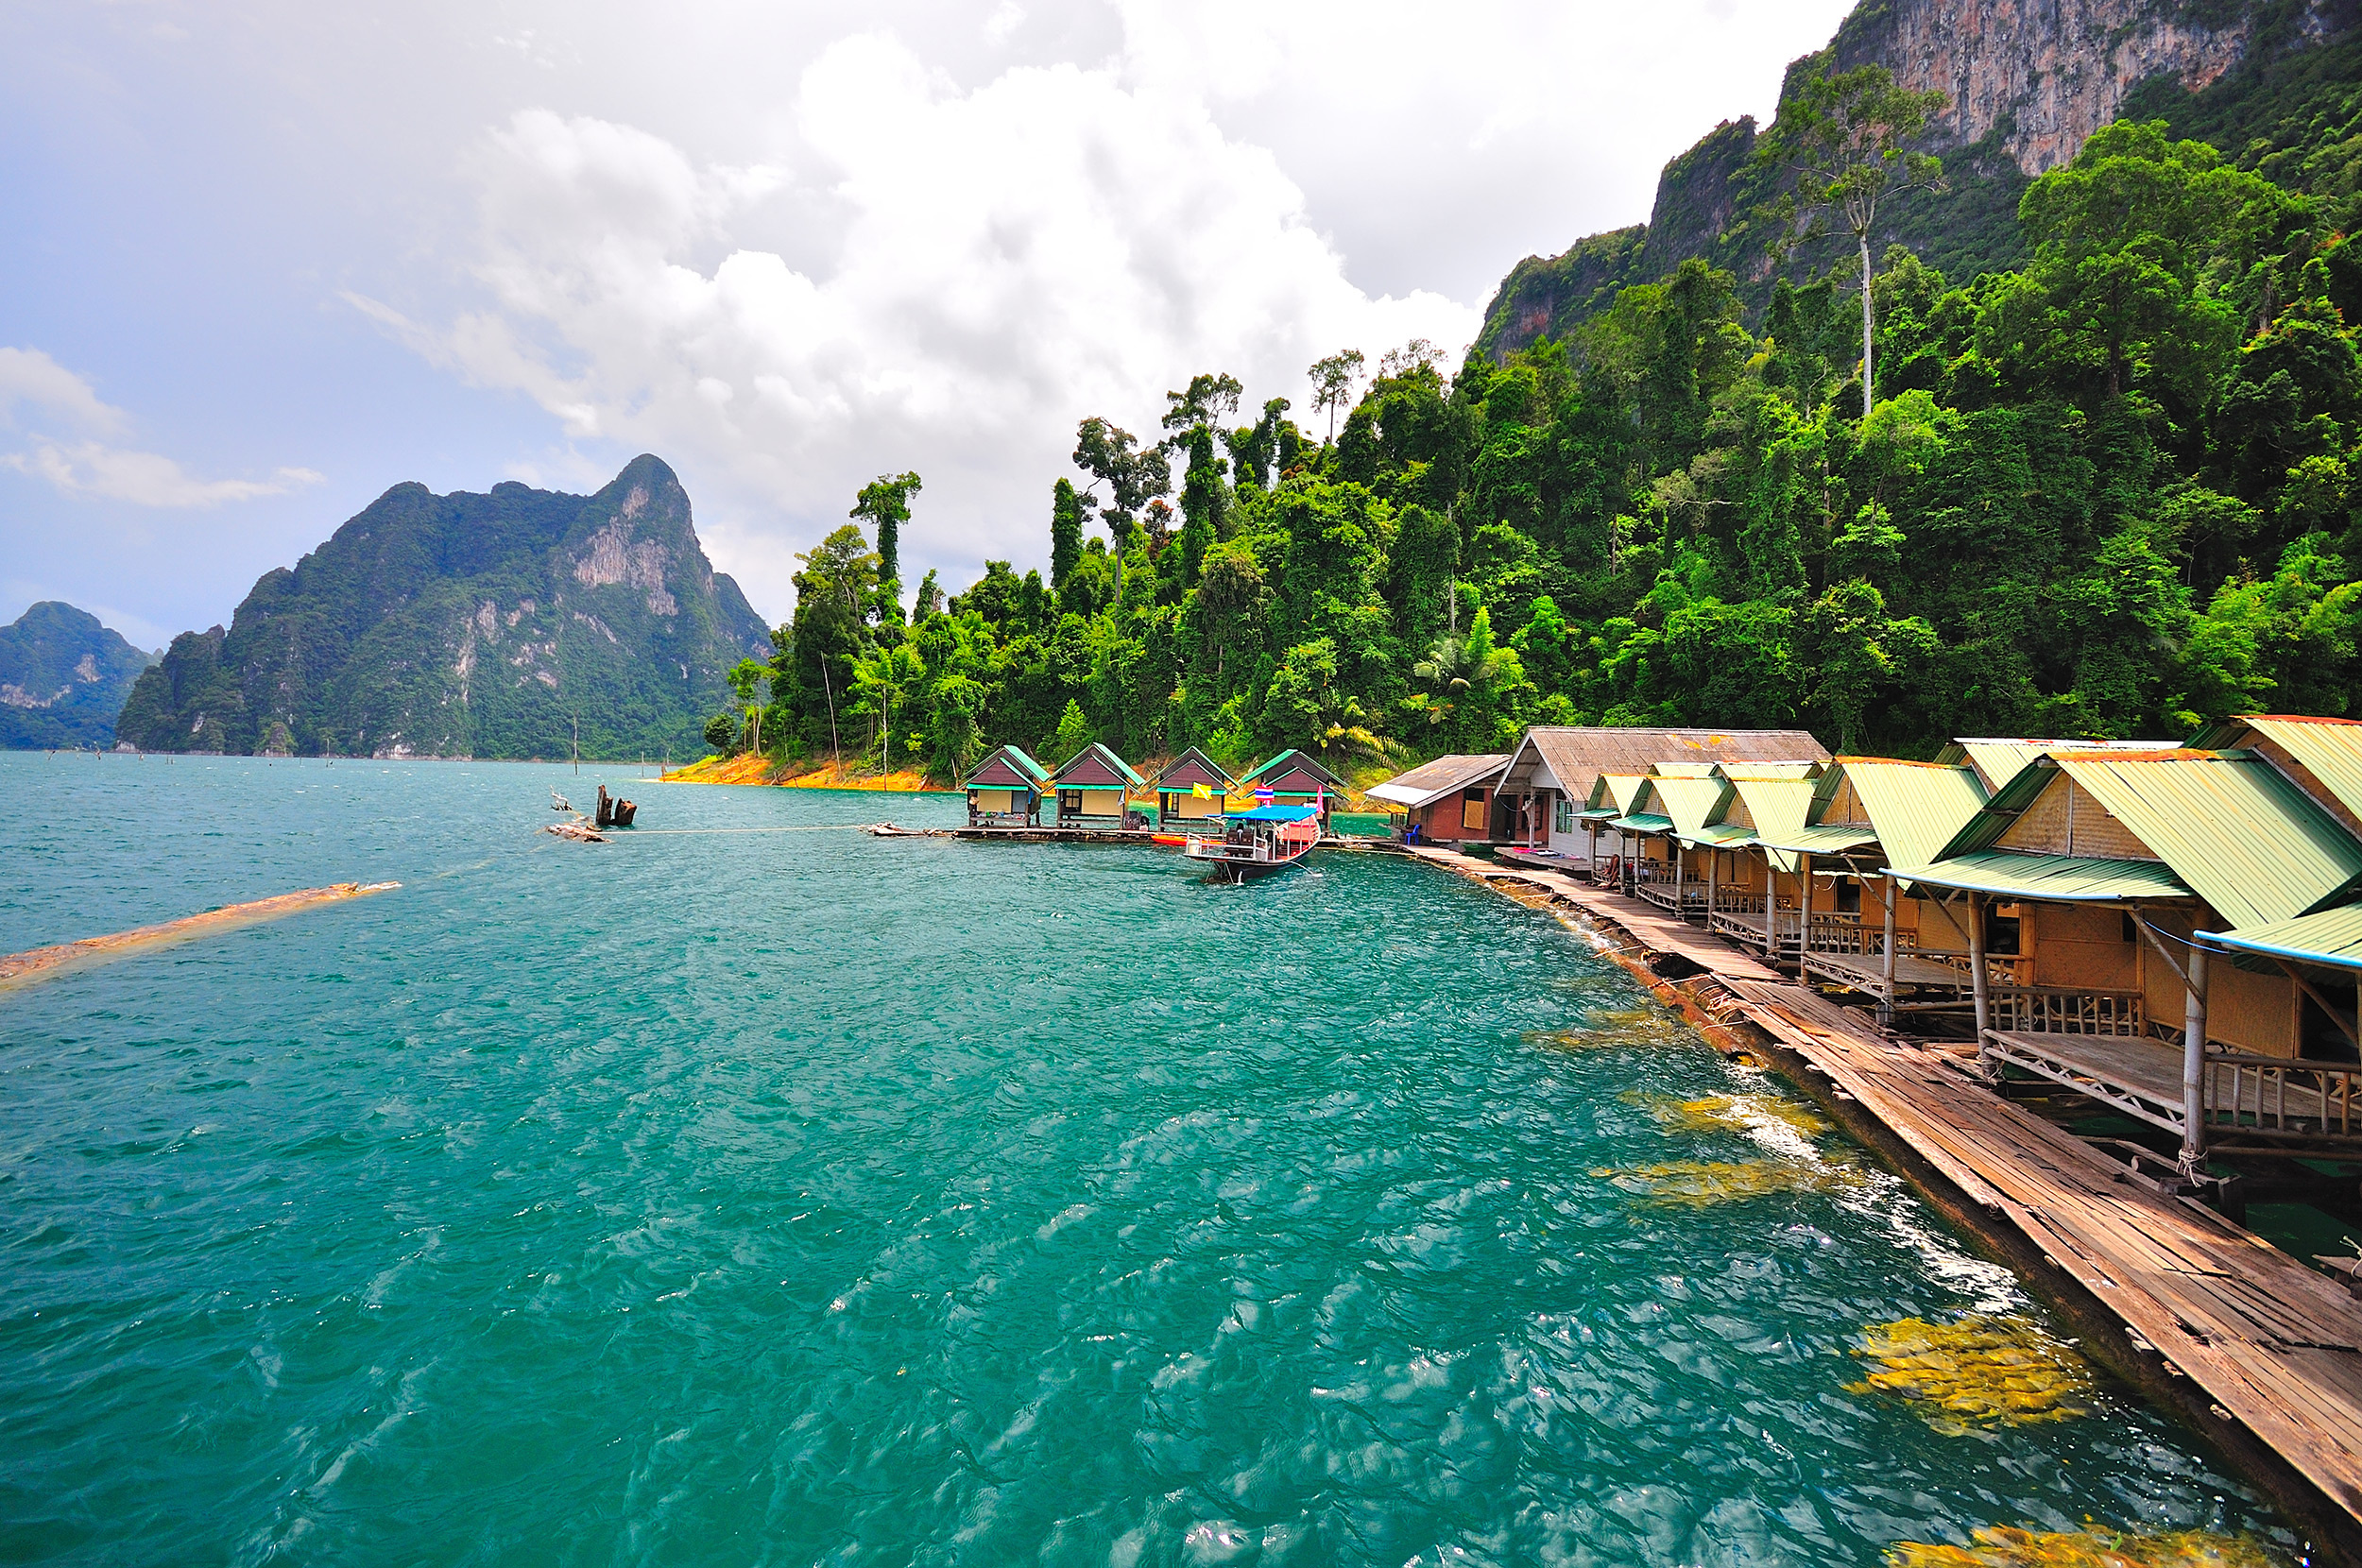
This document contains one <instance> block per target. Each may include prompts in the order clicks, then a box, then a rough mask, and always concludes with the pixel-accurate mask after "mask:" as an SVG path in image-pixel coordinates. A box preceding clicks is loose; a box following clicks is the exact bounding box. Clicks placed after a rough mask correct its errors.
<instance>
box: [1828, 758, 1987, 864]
mask: <svg viewBox="0 0 2362 1568" xmlns="http://www.w3.org/2000/svg"><path fill="white" fill-rule="evenodd" d="M1840 774H1841V775H1843V776H1844V778H1845V779H1846V780H1848V781H1850V782H1851V783H1852V784H1853V786H1854V793H1855V795H1856V796H1857V798H1859V800H1860V801H1861V804H1862V810H1863V812H1864V813H1865V814H1867V815H1868V816H1869V818H1870V826H1871V828H1872V830H1873V831H1874V833H1875V834H1876V835H1877V839H1878V847H1879V848H1880V849H1881V850H1883V851H1884V852H1885V854H1886V858H1887V863H1888V864H1889V865H1892V866H1907V865H1925V864H1926V863H1927V862H1928V861H1932V860H1934V859H1935V858H1936V857H1937V856H1938V855H1940V854H1942V853H1943V846H1944V845H1945V844H1949V843H1951V842H1952V835H1953V834H1955V833H1957V832H1959V831H1960V827H1961V825H1962V824H1964V823H1966V822H1967V821H1968V819H1969V818H1971V817H1973V816H1975V815H1976V814H1977V810H1978V808H1980V807H1982V806H1983V805H1984V804H1985V787H1984V785H1983V784H1982V783H1980V782H1979V781H1978V780H1977V775H1976V773H1975V772H1974V771H1973V770H1971V769H1968V768H1964V767H1938V766H1934V765H1931V764H1927V763H1921V762H1896V761H1891V760H1890V759H1888V758H1878V757H1846V758H1840V759H1839V761H1838V765H1837V766H1836V767H1835V768H1832V769H1830V770H1829V777H1831V778H1835V777H1837V776H1838V775H1840ZM1834 793H1835V792H1834V789H1833V788H1832V787H1831V786H1829V785H1828V783H1827V781H1826V780H1824V781H1823V799H1826V798H1828V797H1829V796H1830V795H1832V794H1834Z"/></svg>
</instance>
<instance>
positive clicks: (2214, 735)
mask: <svg viewBox="0 0 2362 1568" xmlns="http://www.w3.org/2000/svg"><path fill="white" fill-rule="evenodd" d="M2241 730H2253V731H2254V732H2255V733H2256V734H2257V735H2260V736H2262V737H2263V738H2264V739H2265V740H2267V741H2270V742H2271V743H2272V744H2273V745H2276V746H2278V747H2280V748H2281V749H2282V750H2283V751H2285V752H2286V753H2287V754H2288V755H2289V756H2290V757H2293V758H2296V759H2297V761H2298V762H2300V763H2302V764H2303V767H2304V770H2305V772H2307V773H2309V774H2311V775H2313V776H2314V777H2315V778H2318V779H2319V780H2320V784H2321V788H2322V789H2324V790H2327V791H2328V792H2329V793H2330V794H2331V795H2332V796H2333V797H2335V798H2336V802H2337V804H2339V805H2340V806H2343V807H2344V808H2345V809H2346V810H2349V811H2352V812H2353V813H2354V814H2355V815H2356V816H2362V724H2356V723H2355V722H2354V721H2353V720H2351V719H2308V718H2304V717H2302V716H2301V715H2298V714H2292V713H2254V714H2250V715H2248V716H2246V717H2244V718H2238V719H2225V720H2224V721H2222V723H2220V724H2212V725H2209V726H2208V727H2207V728H2206V729H2204V730H2202V731H2200V732H2199V736H2198V738H2197V739H2196V740H2194V741H2191V742H2190V744H2192V745H2193V746H2218V745H2227V744H2230V743H2232V742H2233V741H2234V740H2235V739H2236V738H2237V735H2238V732H2239V731H2241Z"/></svg>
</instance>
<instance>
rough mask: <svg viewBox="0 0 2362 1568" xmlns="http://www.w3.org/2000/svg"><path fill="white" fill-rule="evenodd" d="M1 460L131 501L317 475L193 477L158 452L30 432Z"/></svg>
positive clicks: (210, 496) (257, 489) (219, 496)
mask: <svg viewBox="0 0 2362 1568" xmlns="http://www.w3.org/2000/svg"><path fill="white" fill-rule="evenodd" d="M0 463H6V464H7V465H8V466H9V468H12V469H16V470H17V471H18V472H19V473H25V474H30V475H32V476H33V477H34V478H36V479H43V480H47V481H48V482H49V483H50V484H51V485H54V486H57V487H58V489H60V491H62V492H63V493H65V494H67V495H70V496H103V497H104V498H106V499H107V500H109V501H128V502H129V503H131V504H132V505H134V506H160V507H183V506H218V505H220V504H221V503H223V502H225V501H252V500H254V499H255V498H257V497H258V496H275V495H284V494H286V493H287V492H288V491H289V490H293V489H297V488H300V487H301V486H305V485H317V484H318V483H319V481H320V475H318V474H317V473H315V472H314V471H313V470H311V469H279V470H278V471H276V472H275V473H273V474H272V475H271V477H270V478H268V479H198V478H197V477H196V476H195V475H193V474H190V473H188V472H187V471H185V470H184V469H182V468H181V467H180V464H178V463H176V462H174V461H173V460H172V459H171V458H169V457H165V456H163V455H161V454H159V453H157V452H131V451H127V450H126V449H124V448H120V447H109V446H101V445H100V444H99V443H98V442H96V441H77V442H74V443H72V444H71V445H68V444H63V443H60V442H57V441H52V440H49V439H47V438H46V437H43V436H36V437H34V439H33V450H32V451H30V452H8V453H6V454H0Z"/></svg>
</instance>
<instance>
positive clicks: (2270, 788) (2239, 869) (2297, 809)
mask: <svg viewBox="0 0 2362 1568" xmlns="http://www.w3.org/2000/svg"><path fill="white" fill-rule="evenodd" d="M2053 760H2054V761H2055V762H2056V763H2057V765H2058V767H2059V769H2060V770H2061V771H2062V772H2063V773H2065V774H2066V775H2068V776H2069V777H2071V778H2073V779H2074V780H2075V782H2077V783H2078V784H2080V785H2082V786H2083V788H2085V789H2086V790H2089V791H2090V792H2091V793H2092V796H2093V798H2094V799H2096V800H2097V801H2098V802H2099V803H2100V804H2101V805H2102V806H2105V807H2106V808H2107V809H2108V810H2110V811H2112V812H2114V814H2115V817H2116V820H2117V821H2118V822H2121V823H2122V824H2124V826H2125V827H2129V828H2131V830H2132V835H2133V837H2135V838H2137V839H2139V840H2140V841H2141V843H2143V844H2147V845H2148V848H2149V850H2150V852H2151V853H2153V854H2154V855H2156V856H2157V858H2158V859H2159V860H2162V861H2165V863H2166V864H2167V865H2169V866H2171V867H2173V869H2174V871H2175V873H2176V874H2177V875H2179V876H2180V877H2181V878H2182V880H2183V881H2184V882H2187V883H2188V884H2189V885H2190V887H2191V889H2192V890H2193V891H2195V892H2196V893H2197V894H2198V895H2199V896H2200V897H2202V898H2204V899H2205V900H2206V902H2207V903H2209V904H2211V905H2213V906H2214V908H2215V910H2216V912H2217V913H2219V914H2220V915H2221V916H2222V917H2223V918H2224V919H2225V920H2226V921H2228V922H2230V925H2231V929H2234V930H2237V929H2240V928H2241V927H2244V926H2255V925H2262V924H2265V923H2267V922H2269V921H2276V920H2285V919H2288V918H2289V917H2291V916H2293V915H2299V914H2307V913H2310V912H2313V911H2314V910H2317V909H2319V908H2320V907H2321V906H2322V905H2323V904H2325V903H2329V902H2331V901H2333V900H2335V899H2337V898H2339V897H2341V896H2342V895H2344V894H2345V893H2346V892H2347V891H2348V890H2349V889H2351V888H2352V887H2353V885H2354V883H2355V882H2356V881H2357V880H2362V843H2356V842H2355V840H2354V837H2353V834H2351V833H2349V832H2347V831H2346V830H2345V828H2343V827H2340V826H2339V825H2338V824H2337V822H2336V819H2335V818H2333V817H2332V816H2331V815H2330V814H2329V813H2328V812H2327V811H2326V810H2323V809H2322V808H2321V807H2320V805H2319V803H2318V802H2316V801H2314V800H2313V799H2312V798H2311V797H2310V796H2309V795H2307V794H2305V793H2304V792H2303V791H2302V790H2300V789H2298V788H2297V787H2296V786H2295V785H2294V784H2292V783H2290V782H2289V781H2288V780H2287V779H2285V778H2284V777H2282V776H2281V775H2280V774H2279V772H2278V771H2277V770H2276V769H2274V768H2273V767H2272V766H2271V764H2269V763H2268V762H2266V761H2265V760H2264V759H2263V758H2260V757H2257V756H2254V755H2253V754H2252V753H2221V752H2188V751H2177V752H2170V753H2148V754H2145V755H2143V754H2132V755H2126V756H2123V757H2115V756H2110V755H2108V754H2105V753H2093V752H2085V753H2081V754H2074V753H2069V754H2065V755H2062V756H2060V757H2057V758H2054V759H2053Z"/></svg>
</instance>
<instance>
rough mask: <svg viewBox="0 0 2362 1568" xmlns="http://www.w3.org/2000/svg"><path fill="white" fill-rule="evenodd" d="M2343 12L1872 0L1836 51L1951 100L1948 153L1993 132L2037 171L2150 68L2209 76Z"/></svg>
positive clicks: (2308, 3) (2321, 6)
mask: <svg viewBox="0 0 2362 1568" xmlns="http://www.w3.org/2000/svg"><path fill="white" fill-rule="evenodd" d="M2335 24H2336V17H2335V16H2334V15H2333V8H2332V7H2331V5H2329V4H2328V3H2327V0H2304V3H2303V4H2301V5H2298V6H2293V7H2292V6H2289V5H2285V4H2264V5H2255V4H2244V5H2243V4H2238V3H2236V0H2217V3H2213V4H2208V3H2202V0H2201V3H2192V0H2178V3H2176V0H1965V3H1963V0H1869V3H1866V4H1864V5H1862V6H1860V7H1858V8H1857V9H1855V11H1854V13H1853V14H1852V15H1851V16H1849V17H1847V18H1846V20H1845V22H1844V24H1843V25H1842V26H1840V27H1839V29H1838V35H1837V37H1836V39H1835V40H1834V41H1833V42H1832V43H1831V44H1830V48H1829V51H1828V52H1827V55H1826V56H1814V57H1808V59H1807V60H1799V61H1798V62H1797V63H1796V65H1794V66H1791V67H1790V68H1789V69H1790V72H1791V73H1793V72H1794V71H1796V70H1798V69H1812V68H1815V67H1816V66H1818V64H1819V63H1820V62H1821V61H1823V60H1824V59H1827V58H1830V57H1833V58H1834V62H1835V65H1836V67H1837V69H1839V70H1841V71H1842V70H1851V69H1853V68H1854V67H1855V66H1857V65H1872V64H1875V65H1883V66H1885V67H1886V68H1887V69H1889V70H1890V71H1892V72H1893V73H1894V75H1895V78H1896V79H1897V80H1898V81H1900V82H1901V83H1903V84H1904V85H1905V86H1907V87H1911V88H1915V89H1920V90H1923V91H1924V90H1926V89H1928V88H1935V89H1938V90H1940V91H1942V92H1943V93H1944V94H1946V95H1947V96H1949V97H1950V99H1951V100H1952V111H1951V112H1950V114H1948V115H1947V116H1945V119H1944V122H1943V133H1942V134H1941V136H1940V137H1939V138H1938V139H1937V149H1938V150H1943V148H1944V147H1945V146H1950V147H1955V148H1957V147H1965V146H1971V145H1976V144H1977V143H1980V142H1983V141H1984V140H1985V139H1986V138H1988V137H1991V138H1993V139H1994V143H1995V144H1996V145H1998V147H1999V148H2000V150H2002V151H2003V152H2004V153H2006V154H2007V155H2008V157H2009V158H2010V160H2011V162H2013V163H2015V164H2016V165H2017V167H2018V169H2019V171H2020V172H2021V173H2023V174H2025V175H2026V176H2027V177H2028V179H2031V178H2032V177H2034V176H2036V175H2040V174H2044V173H2045V172H2047V171H2049V170H2051V169H2054V168H2057V167H2058V166H2059V165H2060V164H2062V163H2064V162H2067V161H2068V160H2070V159H2072V158H2073V157H2074V156H2075V154H2076V153H2077V151H2078V150H2080V148H2081V147H2082V145H2083V143H2084V142H2085V141H2086V140H2087V139H2088V138H2089V137H2090V136H2091V133H2092V132H2093V131H2095V130H2097V129H2098V128H2100V127H2101V126H2104V125H2106V124H2107V123H2108V122H2109V121H2110V120H2113V119H2114V118H2115V117H2116V111H2118V110H2119V109H2120V108H2122V107H2123V104H2124V100H2125V96H2126V94H2129V93H2131V91H2132V89H2133V88H2134V87H2136V86H2138V85H2139V84H2140V83H2142V82H2144V81H2146V80H2148V79H2149V78H2150V77H2161V76H2162V77H2171V78H2172V79H2174V80H2175V81H2176V82H2177V83H2178V84H2179V85H2180V86H2181V87H2182V89H2183V90H2184V91H2187V92H2192V93H2195V92H2198V91H2199V89H2201V88H2205V87H2208V86H2211V85H2212V84H2213V83H2214V82H2215V81H2216V80H2217V78H2218V77H2221V76H2222V75H2223V74H2224V73H2225V72H2227V71H2229V70H2230V69H2231V68H2232V67H2233V66H2234V65H2236V64H2238V63H2239V61H2240V60H2243V59H2245V58H2246V56H2247V53H2248V50H2249V48H2250V47H2251V45H2252V44H2253V43H2255V42H2256V40H2257V38H2258V36H2259V34H2262V33H2264V32H2266V31H2269V32H2271V33H2272V34H2273V35H2274V37H2275V40H2276V41H2277V40H2282V39H2285V43H2288V44H2289V45H2292V46H2299V47H2301V46H2302V45H2303V44H2305V43H2318V42H2319V40H2320V39H2322V38H2323V37H2325V36H2327V34H2328V33H2329V32H2330V31H2331V30H2332V28H2333V26H2335Z"/></svg>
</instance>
